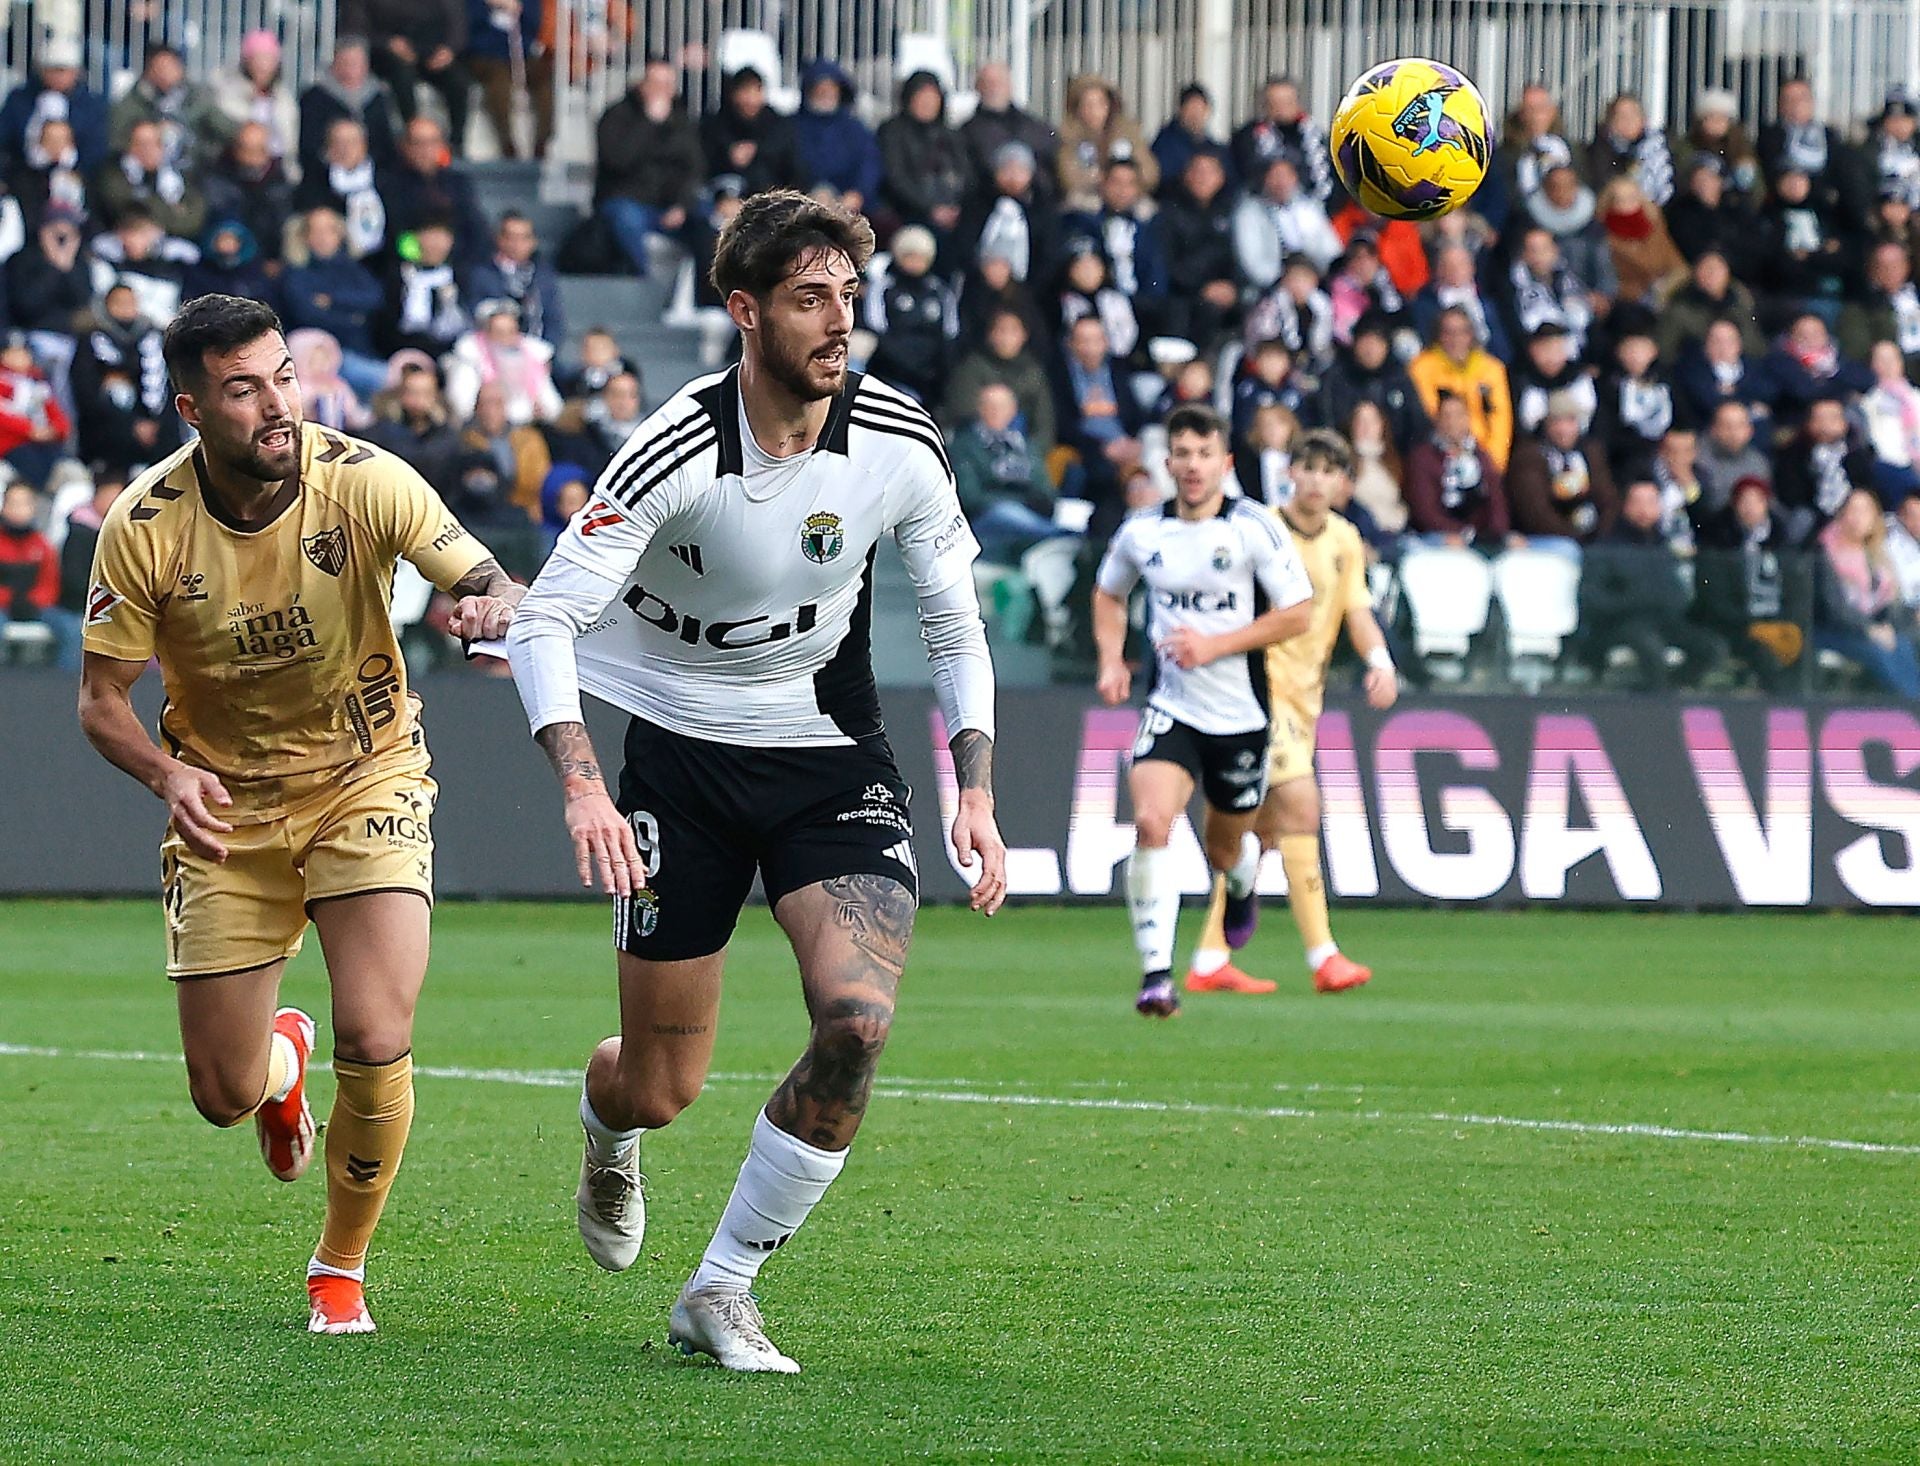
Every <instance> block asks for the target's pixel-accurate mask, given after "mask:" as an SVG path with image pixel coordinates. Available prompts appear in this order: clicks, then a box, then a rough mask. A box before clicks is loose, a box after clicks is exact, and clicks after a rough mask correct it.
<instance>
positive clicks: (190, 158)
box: [108, 46, 227, 169]
mask: <svg viewBox="0 0 1920 1466" xmlns="http://www.w3.org/2000/svg"><path fill="white" fill-rule="evenodd" d="M142 122H150V123H152V124H153V125H154V126H156V127H158V128H159V129H160V147H161V156H162V157H164V158H165V160H166V161H167V162H169V163H172V164H174V165H175V166H176V167H180V168H183V169H185V168H191V167H192V166H193V164H194V163H195V162H196V161H197V160H198V159H199V158H201V157H202V156H203V155H206V154H210V153H212V152H214V151H215V150H216V149H217V148H218V147H219V145H220V142H221V140H222V139H223V138H224V137H225V136H226V133H227V127H226V119H225V118H224V117H222V116H221V114H220V110H219V106H218V104H217V103H216V102H215V101H214V97H213V92H212V91H211V90H210V89H209V88H207V87H205V86H202V85H201V84H200V83H199V82H196V81H191V80H189V79H188V77H187V68H186V63H185V62H183V61H182V60H181V59H180V53H179V52H178V51H177V50H175V49H174V48H173V47H172V46H156V47H154V49H153V50H151V51H149V52H147V57H146V61H145V63H144V64H143V65H142V66H141V68H140V75H139V77H138V78H137V79H136V80H135V81H134V83H133V85H132V86H130V87H128V88H127V90H126V92H125V94H124V95H123V96H122V97H121V98H120V100H119V101H117V102H115V103H114V104H113V108H112V110H111V112H110V113H109V114H108V127H109V135H110V137H111V142H110V144H109V145H110V146H111V147H112V148H113V149H114V150H115V151H118V152H125V151H127V149H128V146H129V144H130V143H131V142H132V138H133V129H134V127H135V125H136V124H138V123H142Z"/></svg>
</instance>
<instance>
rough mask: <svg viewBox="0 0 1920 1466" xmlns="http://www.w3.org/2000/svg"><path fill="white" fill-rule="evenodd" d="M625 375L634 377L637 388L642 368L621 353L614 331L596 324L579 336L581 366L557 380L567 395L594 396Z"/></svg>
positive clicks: (636, 387)
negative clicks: (616, 378) (615, 379)
mask: <svg viewBox="0 0 1920 1466" xmlns="http://www.w3.org/2000/svg"><path fill="white" fill-rule="evenodd" d="M622 374H625V375H628V376H631V377H632V378H633V379H634V385H635V390H636V391H638V389H639V382H640V373H639V369H638V368H636V367H635V366H634V365H633V363H632V362H630V361H628V360H627V358H626V357H625V355H624V354H622V352H621V350H620V343H619V342H618V341H617V340H615V339H614V335H613V332H611V331H609V330H608V329H607V328H606V327H605V326H595V327H593V328H592V329H590V330H589V331H588V332H587V333H586V335H584V336H582V337H581V338H580V362H579V365H577V366H576V367H574V368H573V369H572V370H571V371H568V372H565V373H564V374H563V375H562V376H561V377H560V378H558V379H557V380H559V381H560V384H561V385H560V390H561V391H562V392H563V393H564V394H565V395H566V396H568V397H593V396H596V395H598V394H599V393H600V392H601V391H602V390H603V389H604V388H605V387H606V385H607V383H609V382H611V381H612V380H613V379H614V378H615V377H617V376H620V375H622Z"/></svg>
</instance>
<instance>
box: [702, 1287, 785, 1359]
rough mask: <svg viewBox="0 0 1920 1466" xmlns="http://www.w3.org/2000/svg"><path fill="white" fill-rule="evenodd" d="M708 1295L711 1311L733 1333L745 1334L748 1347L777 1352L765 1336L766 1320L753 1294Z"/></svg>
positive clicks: (725, 1293)
mask: <svg viewBox="0 0 1920 1466" xmlns="http://www.w3.org/2000/svg"><path fill="white" fill-rule="evenodd" d="M708 1296H709V1297H710V1298H711V1299H712V1300H713V1311H714V1312H715V1313H716V1314H718V1315H719V1316H720V1322H722V1323H723V1324H725V1325H726V1326H727V1327H728V1328H729V1329H731V1330H733V1332H734V1333H736V1334H742V1335H745V1336H746V1338H745V1342H746V1343H747V1344H748V1345H749V1346H750V1347H752V1348H754V1349H764V1350H766V1351H767V1352H768V1353H777V1352H778V1351H777V1350H775V1349H774V1347H773V1341H772V1340H771V1339H769V1338H768V1337H767V1324H766V1320H765V1319H763V1318H762V1317H761V1316H760V1305H759V1304H757V1303H755V1302H754V1301H753V1294H751V1293H735V1292H731V1291H728V1292H724V1293H712V1294H709V1295H708Z"/></svg>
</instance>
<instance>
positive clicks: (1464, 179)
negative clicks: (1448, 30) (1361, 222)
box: [1327, 56, 1493, 219]
mask: <svg viewBox="0 0 1920 1466" xmlns="http://www.w3.org/2000/svg"><path fill="white" fill-rule="evenodd" d="M1327 145H1328V147H1329V148H1331V149H1332V152H1333V169H1334V172H1335V173H1337V174H1339V176H1340V182H1341V183H1342V185H1344V186H1345V188H1346V190H1347V192H1348V193H1349V194H1350V195H1352V197H1353V198H1354V199H1355V200H1356V201H1357V202H1358V203H1359V205H1360V207H1361V208H1363V209H1366V210H1368V211H1369V212H1371V213H1375V214H1379V215H1380V216H1382V217H1383V218H1387V219H1437V218H1439V217H1440V216H1441V215H1442V214H1445V213H1449V212H1451V211H1452V210H1454V209H1457V208H1459V207H1460V206H1461V205H1462V204H1464V203H1465V202H1466V201H1467V200H1468V199H1470V198H1472V197H1473V193H1474V190H1475V189H1477V188H1479V187H1480V181H1481V180H1482V179H1483V178H1485V177H1486V176H1487V165H1488V163H1489V162H1491V161H1492V158H1493V133H1492V130H1491V129H1490V128H1489V126H1488V124H1487V104H1486V103H1485V102H1484V101H1483V100H1481V97H1480V93H1479V92H1478V91H1477V90H1475V88H1474V85H1473V83H1472V82H1470V81H1468V80H1467V78H1466V77H1465V76H1464V75H1463V74H1462V73H1460V72H1458V71H1456V70H1454V68H1453V67H1451V66H1448V65H1445V64H1444V63H1442V62H1439V61H1428V60H1425V59H1424V58H1421V57H1417V56H1412V57H1406V58H1403V59H1401V60H1399V61H1382V62H1381V63H1380V64H1379V65H1378V66H1372V67H1369V68H1367V70H1366V71H1365V72H1364V73H1362V75H1361V77H1360V79H1359V80H1358V81H1356V82H1355V83H1354V84H1353V86H1352V87H1350V88H1349V89H1348V91H1347V94H1346V96H1345V97H1343V98H1342V99H1341V102H1340V105H1339V106H1338V107H1337V108H1335V109H1334V113H1333V126H1332V127H1331V129H1329V131H1328V134H1327Z"/></svg>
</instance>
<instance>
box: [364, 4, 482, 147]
mask: <svg viewBox="0 0 1920 1466" xmlns="http://www.w3.org/2000/svg"><path fill="white" fill-rule="evenodd" d="M338 28H339V30H340V31H341V32H342V33H343V34H346V35H353V36H365V37H366V38H367V40H368V42H369V46H368V59H369V61H370V62H371V63H372V65H373V71H374V75H376V76H378V77H379V78H380V79H381V80H382V81H384V82H385V83H386V84H387V86H388V87H390V88H391V89H392V91H393V99H394V101H395V102H396V103H397V104H398V105H399V108H400V116H401V118H402V120H404V121H406V122H412V121H413V120H414V119H415V117H417V116H418V115H419V107H420V103H419V86H420V83H421V82H425V83H426V84H427V85H428V86H430V87H432V88H433V89H434V90H435V91H436V92H438V93H439V94H440V100H441V102H442V104H443V105H444V106H445V107H446V109H447V123H448V128H449V130H450V131H451V132H452V134H453V137H452V149H453V152H454V153H455V154H456V155H457V154H458V153H459V152H460V151H461V150H462V148H463V147H464V146H465V142H466V136H467V107H468V103H469V100H470V97H471V93H472V90H473V78H472V77H471V76H470V75H468V73H467V68H466V66H465V65H464V64H462V62H461V60H460V57H461V54H462V53H463V52H464V51H465V50H466V49H467V3H466V0H341V5H340V19H339V22H338Z"/></svg>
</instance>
